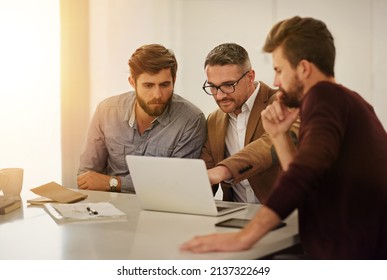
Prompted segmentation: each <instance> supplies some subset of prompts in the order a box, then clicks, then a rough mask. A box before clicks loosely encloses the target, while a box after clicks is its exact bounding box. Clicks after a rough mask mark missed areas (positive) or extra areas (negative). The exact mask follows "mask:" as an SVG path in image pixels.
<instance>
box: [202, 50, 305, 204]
mask: <svg viewBox="0 0 387 280" xmlns="http://www.w3.org/2000/svg"><path fill="white" fill-rule="evenodd" d="M204 70H205V73H206V76H207V80H206V81H205V82H204V85H203V90H204V91H205V93H207V94H208V95H210V96H212V97H213V98H214V100H215V102H216V103H217V104H218V106H219V109H217V110H216V111H214V112H213V113H212V114H210V115H209V117H208V119H207V140H206V143H205V145H204V147H203V151H202V155H201V158H202V159H203V160H204V161H205V162H206V165H207V168H208V175H209V178H210V181H211V183H212V184H213V190H214V192H216V191H217V189H218V186H219V183H221V186H222V190H223V200H227V201H236V202H247V203H264V202H265V200H266V198H267V196H268V194H269V192H270V191H271V188H272V186H273V183H274V181H275V179H276V177H277V175H278V173H279V171H280V167H279V163H278V159H277V156H276V152H275V150H274V147H273V145H272V142H271V140H270V137H269V135H268V134H267V133H265V131H264V129H263V126H262V119H261V115H260V114H261V111H262V110H263V109H265V107H266V106H267V105H268V104H270V103H272V102H273V101H274V99H275V92H276V90H274V89H271V88H270V87H269V86H267V85H266V84H265V83H263V82H261V81H255V71H254V70H253V69H252V67H251V62H250V59H249V56H248V53H247V51H246V50H245V49H244V48H243V47H241V46H239V45H237V44H235V43H225V44H221V45H219V46H217V47H215V48H214V49H212V50H211V51H210V52H209V53H208V55H207V57H206V60H205V62H204ZM298 126H299V123H295V124H294V125H293V128H292V129H291V130H289V132H287V133H288V135H289V137H293V141H294V142H296V141H297V134H298Z"/></svg>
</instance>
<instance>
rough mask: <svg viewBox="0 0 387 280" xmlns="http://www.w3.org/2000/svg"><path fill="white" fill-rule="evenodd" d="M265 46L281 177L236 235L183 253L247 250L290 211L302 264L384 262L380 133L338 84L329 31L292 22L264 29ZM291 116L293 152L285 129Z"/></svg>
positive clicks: (206, 239) (204, 241)
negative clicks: (295, 138)
mask: <svg viewBox="0 0 387 280" xmlns="http://www.w3.org/2000/svg"><path fill="white" fill-rule="evenodd" d="M263 49H264V51H266V52H269V53H272V57H273V64H274V70H275V85H276V86H278V87H279V88H280V93H279V94H278V96H277V101H275V102H274V103H273V104H272V105H270V106H268V107H267V108H266V110H265V111H263V112H262V117H263V119H264V121H263V124H264V128H265V130H266V131H267V132H268V133H269V135H270V137H271V139H272V141H273V144H274V146H275V148H276V150H277V154H278V156H279V158H280V162H281V166H282V169H283V172H282V174H281V176H280V177H279V178H278V180H277V182H276V184H275V187H274V190H273V192H272V193H271V195H270V197H269V198H268V200H267V202H266V204H265V206H263V207H262V208H261V209H260V211H258V213H257V214H256V216H255V217H254V219H253V220H252V221H251V222H250V223H249V224H248V225H247V226H246V227H245V228H244V229H243V230H241V231H240V232H237V233H229V234H213V235H209V236H203V237H196V238H194V239H193V240H191V241H189V242H187V243H185V244H183V245H182V249H183V250H190V251H193V252H208V251H238V250H245V249H249V248H250V247H251V246H252V245H253V244H254V243H255V242H257V241H258V240H260V239H261V238H262V237H263V236H264V235H265V234H266V233H268V232H269V231H270V230H271V229H272V228H273V227H275V226H276V225H277V224H278V223H279V222H280V220H282V219H284V218H286V217H287V216H288V215H289V214H290V213H291V212H292V211H293V210H295V209H298V210H299V227H300V236H301V243H302V246H303V248H304V251H305V254H306V256H307V257H308V258H315V259H387V134H386V131H385V129H384V128H383V126H382V124H381V123H380V121H379V120H378V118H377V116H376V115H375V112H374V110H373V108H372V106H370V105H369V104H368V103H367V102H366V101H365V100H364V99H363V98H362V97H360V95H358V94H357V93H355V92H353V91H351V90H349V89H348V88H345V87H344V86H342V85H339V84H337V83H336V81H335V78H334V61H335V47H334V40H333V37H332V35H331V33H330V32H329V30H328V29H327V27H326V25H325V24H324V23H323V22H321V21H319V20H316V19H313V18H300V17H293V18H290V19H288V20H284V21H281V22H279V23H277V24H276V25H275V26H274V27H273V28H272V30H271V32H270V33H269V35H268V37H267V39H266V42H265V46H264V48H263ZM298 114H300V115H301V127H300V139H299V144H298V146H297V147H294V145H293V144H292V141H290V139H289V137H288V136H287V133H286V131H288V129H289V127H290V125H291V124H292V123H293V121H294V120H295V119H296V117H297V115H298Z"/></svg>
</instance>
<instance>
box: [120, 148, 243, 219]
mask: <svg viewBox="0 0 387 280" xmlns="http://www.w3.org/2000/svg"><path fill="white" fill-rule="evenodd" d="M126 162H127V164H128V168H129V172H130V174H131V176H132V181H133V186H134V189H135V191H136V195H137V197H138V200H139V202H140V206H141V208H142V209H144V210H154V211H164V212H175V213H186V214H196V215H206V216H221V215H225V214H228V213H231V212H234V211H238V210H242V209H245V208H246V207H247V205H246V204H245V203H237V202H226V201H218V200H215V199H214V196H213V193H212V188H211V183H210V181H209V179H208V174H207V169H206V165H205V163H204V161H203V160H201V159H189V158H168V157H149V156H133V155H127V156H126Z"/></svg>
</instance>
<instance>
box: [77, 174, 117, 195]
mask: <svg viewBox="0 0 387 280" xmlns="http://www.w3.org/2000/svg"><path fill="white" fill-rule="evenodd" d="M109 179H110V176H109V175H105V174H101V173H97V172H95V171H87V172H85V173H82V174H81V175H79V176H78V178H77V183H78V188H79V189H82V190H96V191H109V190H110V186H109Z"/></svg>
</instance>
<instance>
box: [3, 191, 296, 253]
mask: <svg viewBox="0 0 387 280" xmlns="http://www.w3.org/2000/svg"><path fill="white" fill-rule="evenodd" d="M82 192H84V193H87V194H88V198H87V199H86V200H84V201H83V202H99V201H109V202H111V203H112V204H114V205H115V206H116V207H117V208H119V209H120V210H122V211H123V212H125V213H127V219H126V220H112V221H100V222H98V221H89V222H71V223H70V222H69V223H64V224H58V223H56V222H55V220H54V219H53V218H52V217H51V216H50V215H49V214H48V213H47V212H46V211H45V209H44V208H43V207H42V206H29V205H27V203H26V200H27V198H31V197H35V196H34V194H32V193H31V192H30V191H29V190H25V191H24V193H22V199H23V207H22V208H21V209H19V210H16V211H14V212H11V213H9V214H6V215H0V259H8V260H21V259H24V260H30V259H38V260H56V259H59V260H60V259H69V260H77V259H87V260H95V259H105V260H108V259H136V260H147V259H154V260H155V259H160V260H161V259H165V260H175V259H176V260H178V259H186V260H187V259H203V260H208V259H213V260H216V259H257V258H262V257H264V256H266V255H268V254H271V253H274V252H276V251H279V250H282V249H285V248H287V247H290V246H292V245H295V244H298V243H299V237H298V222H297V221H298V220H297V213H293V214H292V215H290V216H289V217H288V219H287V220H286V223H287V226H285V227H283V228H281V229H278V230H275V231H273V232H271V233H269V234H268V235H266V236H265V237H264V238H263V239H262V240H261V241H260V242H259V243H257V244H256V245H255V246H254V247H253V248H252V249H250V250H247V251H243V252H234V253H208V254H193V253H189V252H182V251H180V250H179V246H180V245H181V244H182V243H183V242H185V241H187V240H189V239H191V238H192V237H193V236H196V235H203V234H208V233H213V232H226V231H236V230H238V229H231V228H221V227H215V223H217V222H219V221H223V220H225V219H227V218H231V217H238V218H251V217H253V216H254V214H255V212H256V211H257V209H258V208H259V205H255V204H249V206H248V208H247V209H245V210H241V211H238V212H234V213H231V214H228V215H224V216H220V217H207V216H197V215H188V214H175V213H164V212H154V211H144V210H141V209H140V206H139V203H138V200H137V198H136V196H135V195H131V194H121V193H110V192H98V191H82Z"/></svg>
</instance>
